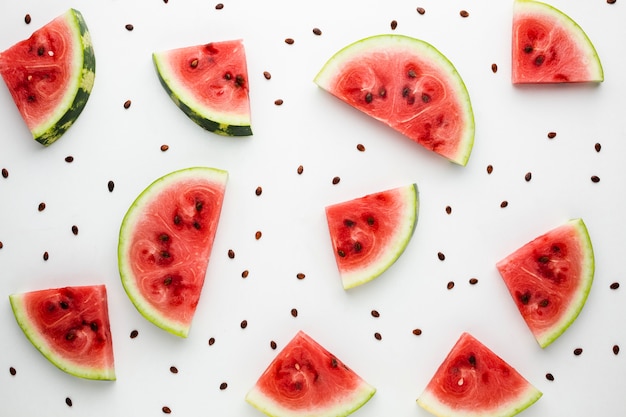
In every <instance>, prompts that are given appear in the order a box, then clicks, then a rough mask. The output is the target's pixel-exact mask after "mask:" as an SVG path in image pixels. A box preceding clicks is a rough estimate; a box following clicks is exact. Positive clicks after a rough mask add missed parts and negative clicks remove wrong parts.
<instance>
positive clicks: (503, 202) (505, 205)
mask: <svg viewBox="0 0 626 417" xmlns="http://www.w3.org/2000/svg"><path fill="white" fill-rule="evenodd" d="M508 205H509V202H508V201H506V200H504V201H502V202H501V203H500V207H501V208H505V207H507V206H508Z"/></svg>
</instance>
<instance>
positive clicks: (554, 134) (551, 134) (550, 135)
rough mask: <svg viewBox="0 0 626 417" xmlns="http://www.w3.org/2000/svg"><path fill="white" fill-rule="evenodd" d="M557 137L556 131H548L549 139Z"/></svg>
mask: <svg viewBox="0 0 626 417" xmlns="http://www.w3.org/2000/svg"><path fill="white" fill-rule="evenodd" d="M555 137H556V132H548V139H554V138H555Z"/></svg>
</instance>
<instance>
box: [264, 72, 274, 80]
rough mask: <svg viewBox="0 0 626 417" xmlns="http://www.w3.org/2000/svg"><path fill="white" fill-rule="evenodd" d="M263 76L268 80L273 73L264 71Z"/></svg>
mask: <svg viewBox="0 0 626 417" xmlns="http://www.w3.org/2000/svg"><path fill="white" fill-rule="evenodd" d="M263 76H264V77H265V79H266V80H269V79H270V78H272V74H270V73H269V72H268V71H263Z"/></svg>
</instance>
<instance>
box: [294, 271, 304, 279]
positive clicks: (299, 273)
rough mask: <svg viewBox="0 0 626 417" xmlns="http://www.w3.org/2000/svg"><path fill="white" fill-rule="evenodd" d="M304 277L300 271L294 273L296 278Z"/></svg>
mask: <svg viewBox="0 0 626 417" xmlns="http://www.w3.org/2000/svg"><path fill="white" fill-rule="evenodd" d="M304 277H305V275H304V274H303V273H302V272H298V273H297V274H296V278H298V279H304Z"/></svg>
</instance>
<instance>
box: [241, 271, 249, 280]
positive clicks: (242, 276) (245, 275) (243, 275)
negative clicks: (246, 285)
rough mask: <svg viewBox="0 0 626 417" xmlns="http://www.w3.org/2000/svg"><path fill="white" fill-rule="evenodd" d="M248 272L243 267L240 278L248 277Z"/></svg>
mask: <svg viewBox="0 0 626 417" xmlns="http://www.w3.org/2000/svg"><path fill="white" fill-rule="evenodd" d="M249 274H250V272H249V271H248V270H247V269H245V270H244V271H243V272H242V273H241V278H248V275H249Z"/></svg>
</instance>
